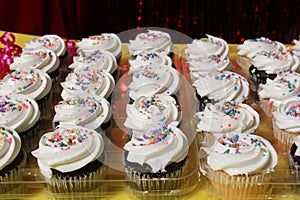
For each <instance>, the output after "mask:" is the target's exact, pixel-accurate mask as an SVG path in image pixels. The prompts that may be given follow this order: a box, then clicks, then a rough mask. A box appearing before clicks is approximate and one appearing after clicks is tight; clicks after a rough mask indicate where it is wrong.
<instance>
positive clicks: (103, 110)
mask: <svg viewBox="0 0 300 200" xmlns="http://www.w3.org/2000/svg"><path fill="white" fill-rule="evenodd" d="M54 111H55V115H54V118H53V123H54V126H55V127H56V126H57V125H63V124H72V125H78V126H84V127H87V128H90V129H94V130H95V131H97V132H99V133H102V132H106V133H108V132H107V131H109V127H110V126H111V117H112V109H111V106H110V104H109V103H108V101H107V100H106V99H104V98H100V99H99V100H96V99H95V98H93V97H74V98H70V99H65V100H63V101H60V102H59V103H58V104H57V105H55V106H54Z"/></svg>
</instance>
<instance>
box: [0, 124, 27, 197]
mask: <svg viewBox="0 0 300 200" xmlns="http://www.w3.org/2000/svg"><path fill="white" fill-rule="evenodd" d="M26 158H27V155H26V153H25V152H24V151H23V150H22V147H21V139H20V137H19V135H18V134H17V132H16V131H15V130H13V129H11V128H9V127H6V126H2V125H0V184H1V187H0V193H1V194H3V193H7V192H10V191H13V190H14V189H16V188H18V187H19V186H20V183H18V181H20V180H21V176H22V168H24V167H25V165H26ZM14 182H15V183H14Z"/></svg>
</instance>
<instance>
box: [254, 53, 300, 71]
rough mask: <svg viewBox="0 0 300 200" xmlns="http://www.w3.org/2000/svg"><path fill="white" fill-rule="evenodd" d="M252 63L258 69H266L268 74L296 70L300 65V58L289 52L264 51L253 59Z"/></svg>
mask: <svg viewBox="0 0 300 200" xmlns="http://www.w3.org/2000/svg"><path fill="white" fill-rule="evenodd" d="M252 64H253V66H255V67H256V68H257V69H258V70H264V71H266V73H268V74H276V73H279V72H287V71H296V70H297V69H298V67H299V59H298V58H297V56H295V55H293V54H291V53H289V52H281V51H271V52H266V51H262V52H260V53H258V54H256V56H255V57H254V58H253V59H252Z"/></svg>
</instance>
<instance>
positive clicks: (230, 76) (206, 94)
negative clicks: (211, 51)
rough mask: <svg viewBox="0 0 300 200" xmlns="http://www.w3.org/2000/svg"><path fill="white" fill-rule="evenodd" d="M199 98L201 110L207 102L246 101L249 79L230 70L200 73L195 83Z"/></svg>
mask: <svg viewBox="0 0 300 200" xmlns="http://www.w3.org/2000/svg"><path fill="white" fill-rule="evenodd" d="M193 87H194V88H195V89H196V92H197V93H196V95H197V97H198V100H199V109H200V111H202V110H204V108H205V106H206V104H207V103H210V102H211V103H214V102H217V101H220V100H226V101H235V102H244V101H245V100H246V99H247V97H248V95H249V84H248V81H247V80H246V79H245V78H244V77H243V76H241V75H239V74H237V73H234V72H230V71H214V72H210V73H208V74H206V75H204V74H199V77H197V80H196V81H195V82H194V83H193Z"/></svg>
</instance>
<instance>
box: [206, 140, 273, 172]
mask: <svg viewBox="0 0 300 200" xmlns="http://www.w3.org/2000/svg"><path fill="white" fill-rule="evenodd" d="M207 153H208V155H207V164H208V165H209V166H210V168H212V169H213V170H222V171H224V172H226V173H227V174H229V175H231V176H234V175H243V174H245V175H248V174H256V173H262V172H263V173H264V172H265V173H269V172H271V171H273V170H274V167H275V166H276V165H277V162H278V158H277V153H276V151H275V149H274V148H273V146H272V145H271V143H270V142H269V141H267V140H265V139H264V138H262V137H261V136H257V135H252V134H227V135H222V136H220V137H219V138H218V139H217V140H216V142H215V144H214V145H213V146H212V147H211V148H210V149H208V150H207Z"/></svg>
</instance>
